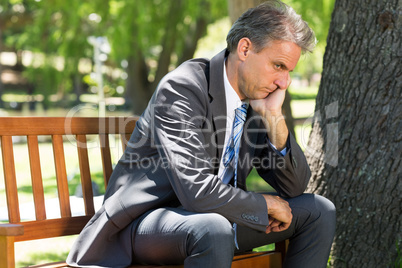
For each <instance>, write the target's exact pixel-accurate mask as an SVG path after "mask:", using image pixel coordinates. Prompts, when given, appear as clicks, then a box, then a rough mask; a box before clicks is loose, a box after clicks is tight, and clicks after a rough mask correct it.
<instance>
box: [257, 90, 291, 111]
mask: <svg viewBox="0 0 402 268" xmlns="http://www.w3.org/2000/svg"><path fill="white" fill-rule="evenodd" d="M285 95H286V89H279V88H278V89H276V90H275V91H274V92H272V93H270V94H269V95H268V96H267V97H266V98H265V99H259V100H250V105H251V107H253V110H254V111H256V112H257V113H258V114H259V115H261V116H262V117H266V115H267V114H269V115H279V114H280V115H281V114H282V105H283V102H284V101H285Z"/></svg>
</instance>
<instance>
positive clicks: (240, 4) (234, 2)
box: [228, 0, 295, 136]
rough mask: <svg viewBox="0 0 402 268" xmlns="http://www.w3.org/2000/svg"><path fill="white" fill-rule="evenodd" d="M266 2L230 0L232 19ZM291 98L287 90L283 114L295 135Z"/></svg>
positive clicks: (263, 0)
mask: <svg viewBox="0 0 402 268" xmlns="http://www.w3.org/2000/svg"><path fill="white" fill-rule="evenodd" d="M264 2H265V0H228V4H229V5H228V6H229V16H230V20H231V21H232V23H234V22H235V21H236V20H237V19H238V18H239V17H240V15H241V14H243V12H245V11H246V10H247V9H249V8H252V7H256V6H258V5H259V4H262V3H264ZM291 100H292V96H291V95H290V94H289V92H288V91H286V98H285V101H284V103H283V114H284V115H285V121H286V126H287V127H288V129H289V132H290V133H292V135H293V136H295V125H294V120H293V115H292V108H291V106H290V102H291Z"/></svg>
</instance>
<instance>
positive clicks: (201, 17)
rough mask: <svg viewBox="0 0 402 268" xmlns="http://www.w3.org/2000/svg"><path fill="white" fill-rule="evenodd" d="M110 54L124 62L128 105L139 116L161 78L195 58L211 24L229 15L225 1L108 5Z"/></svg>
mask: <svg viewBox="0 0 402 268" xmlns="http://www.w3.org/2000/svg"><path fill="white" fill-rule="evenodd" d="M110 3H111V7H112V8H111V12H110V18H109V19H110V23H111V24H112V25H114V27H109V28H108V30H107V31H106V34H107V35H108V36H110V37H111V39H112V41H111V43H112V47H113V48H114V49H113V51H114V56H115V58H116V59H117V60H119V59H120V60H125V62H126V64H125V66H126V72H127V81H126V88H127V90H126V93H127V96H128V98H127V101H128V103H129V104H130V105H131V106H132V108H133V111H134V112H135V113H137V114H141V113H142V111H143V110H144V108H145V107H146V104H147V103H148V100H149V98H150V96H151V95H152V93H153V91H154V89H155V88H156V85H157V84H158V83H159V81H160V79H161V78H162V77H163V76H164V75H165V74H166V73H167V72H168V71H169V70H172V69H173V68H174V67H176V66H177V65H178V64H180V63H181V62H183V61H185V60H187V59H190V58H192V57H193V55H194V52H195V49H196V47H197V42H198V40H199V39H200V38H201V37H202V36H203V35H204V34H205V33H206V27H207V25H208V24H209V23H211V22H213V21H215V20H216V19H218V18H221V17H223V16H225V15H226V14H227V8H226V1H225V0H219V1H214V0H194V1H184V0H175V1H160V0H150V1H117V0H116V1H110Z"/></svg>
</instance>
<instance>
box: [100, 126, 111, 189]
mask: <svg viewBox="0 0 402 268" xmlns="http://www.w3.org/2000/svg"><path fill="white" fill-rule="evenodd" d="M99 141H100V149H101V156H102V167H103V178H104V180H105V187H106V186H107V184H108V182H109V179H110V176H111V175H112V172H113V167H112V157H111V154H110V143H109V135H107V134H100V135H99Z"/></svg>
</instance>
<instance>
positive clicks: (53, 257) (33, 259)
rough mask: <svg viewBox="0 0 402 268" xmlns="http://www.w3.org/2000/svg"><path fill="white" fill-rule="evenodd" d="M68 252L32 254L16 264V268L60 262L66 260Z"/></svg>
mask: <svg viewBox="0 0 402 268" xmlns="http://www.w3.org/2000/svg"><path fill="white" fill-rule="evenodd" d="M67 255H68V251H66V252H61V253H54V252H48V253H46V252H44V253H32V254H29V255H28V256H26V257H25V260H23V261H20V262H18V263H17V267H25V266H29V265H36V264H43V263H49V262H61V261H65V260H66V259H67Z"/></svg>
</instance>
